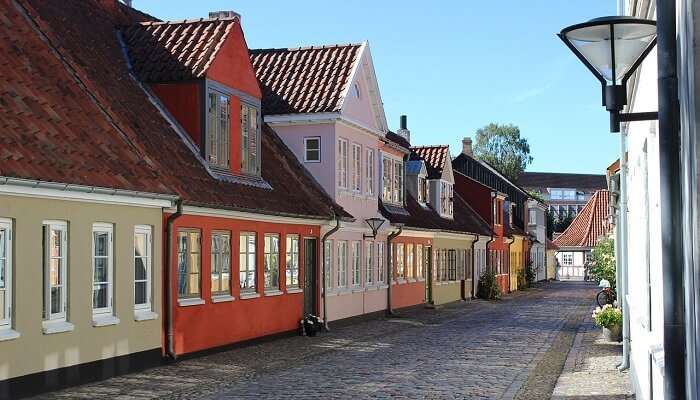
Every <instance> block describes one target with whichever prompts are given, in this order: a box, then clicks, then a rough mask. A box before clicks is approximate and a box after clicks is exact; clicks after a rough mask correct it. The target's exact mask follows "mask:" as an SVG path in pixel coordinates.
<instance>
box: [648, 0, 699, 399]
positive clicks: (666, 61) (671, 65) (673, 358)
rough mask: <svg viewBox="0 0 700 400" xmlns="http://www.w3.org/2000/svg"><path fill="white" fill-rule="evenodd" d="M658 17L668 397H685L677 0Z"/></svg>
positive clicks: (659, 9) (661, 5)
mask: <svg viewBox="0 0 700 400" xmlns="http://www.w3.org/2000/svg"><path fill="white" fill-rule="evenodd" d="M656 17H657V46H656V47H657V51H658V93H659V135H658V138H659V172H660V176H659V178H660V179H659V181H660V182H659V183H660V195H661V196H660V201H659V208H660V211H661V237H662V238H663V240H662V241H661V268H662V277H663V301H664V334H663V338H664V339H663V341H664V397H665V398H667V399H672V400H674V399H685V398H686V393H687V391H686V390H687V389H686V381H685V378H686V364H685V362H686V337H685V304H684V303H685V299H684V294H685V287H684V279H685V271H684V270H683V268H684V258H683V247H684V243H683V238H684V235H683V228H682V227H683V218H682V210H683V201H682V199H683V197H682V190H683V185H682V183H681V172H682V169H681V163H680V149H681V143H680V129H679V128H680V123H679V101H678V75H677V70H676V68H677V64H676V63H677V61H676V57H677V54H676V2H675V1H660V2H657V4H656ZM691 49H692V48H691ZM686 51H692V50H688V49H686Z"/></svg>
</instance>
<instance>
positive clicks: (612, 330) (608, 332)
mask: <svg viewBox="0 0 700 400" xmlns="http://www.w3.org/2000/svg"><path fill="white" fill-rule="evenodd" d="M603 333H604V334H605V339H607V340H608V341H609V342H621V341H622V326H620V324H617V325H613V326H611V327H609V328H603Z"/></svg>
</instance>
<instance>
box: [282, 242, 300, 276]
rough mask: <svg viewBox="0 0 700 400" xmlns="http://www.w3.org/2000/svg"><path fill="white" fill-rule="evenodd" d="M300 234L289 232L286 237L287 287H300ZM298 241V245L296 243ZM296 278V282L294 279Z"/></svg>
mask: <svg viewBox="0 0 700 400" xmlns="http://www.w3.org/2000/svg"><path fill="white" fill-rule="evenodd" d="M299 240H300V239H299V235H297V234H289V235H287V236H286V238H285V242H286V243H285V249H284V251H285V253H286V256H285V272H284V274H285V277H286V278H285V283H286V287H287V288H288V289H289V288H298V287H299ZM295 243H296V245H295ZM294 278H296V282H295V281H294Z"/></svg>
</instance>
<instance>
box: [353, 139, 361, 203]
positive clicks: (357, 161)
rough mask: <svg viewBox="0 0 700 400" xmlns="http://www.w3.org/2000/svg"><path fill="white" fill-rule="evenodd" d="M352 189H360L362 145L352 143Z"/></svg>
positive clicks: (357, 190)
mask: <svg viewBox="0 0 700 400" xmlns="http://www.w3.org/2000/svg"><path fill="white" fill-rule="evenodd" d="M352 190H354V191H356V192H359V191H361V190H362V147H360V145H358V144H354V143H353V145H352Z"/></svg>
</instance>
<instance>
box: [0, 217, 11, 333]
mask: <svg viewBox="0 0 700 400" xmlns="http://www.w3.org/2000/svg"><path fill="white" fill-rule="evenodd" d="M0 230H3V231H5V248H4V249H3V253H4V257H1V258H0V262H2V265H3V267H4V269H5V275H4V279H5V280H4V294H3V296H4V300H3V304H4V307H3V310H2V312H3V315H4V316H5V317H4V318H0V331H3V330H9V329H12V268H13V263H12V239H13V237H12V220H10V219H7V218H0ZM0 254H2V253H0Z"/></svg>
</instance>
